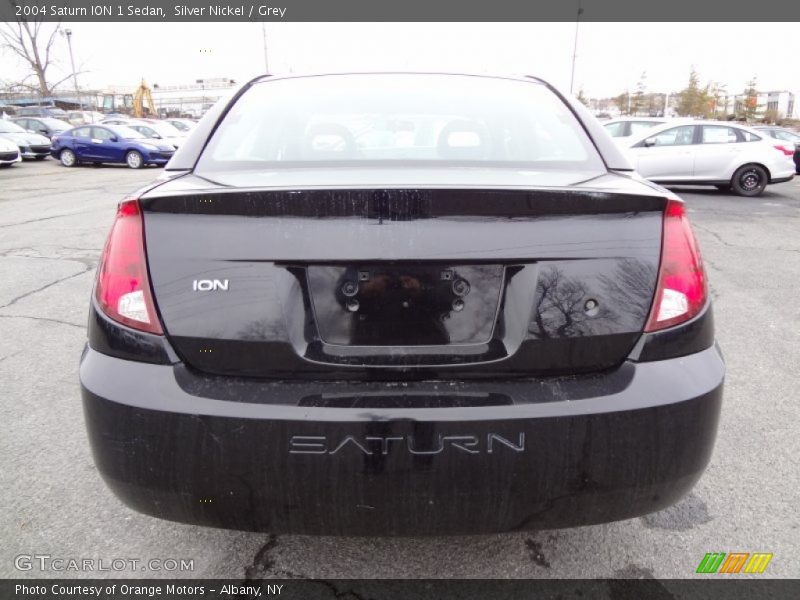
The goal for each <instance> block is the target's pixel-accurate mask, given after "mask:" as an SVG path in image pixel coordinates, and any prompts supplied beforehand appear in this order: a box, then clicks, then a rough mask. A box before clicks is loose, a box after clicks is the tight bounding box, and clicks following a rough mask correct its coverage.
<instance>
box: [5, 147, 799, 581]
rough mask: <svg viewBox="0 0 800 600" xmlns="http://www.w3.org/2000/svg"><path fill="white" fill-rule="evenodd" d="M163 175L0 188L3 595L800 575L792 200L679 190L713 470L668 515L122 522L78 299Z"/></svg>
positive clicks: (42, 168)
mask: <svg viewBox="0 0 800 600" xmlns="http://www.w3.org/2000/svg"><path fill="white" fill-rule="evenodd" d="M159 173H160V171H159V170H156V169H147V170H143V171H132V170H129V169H126V168H122V167H100V168H91V167H84V168H77V169H65V168H62V167H60V166H59V165H57V164H56V163H55V161H52V160H47V161H44V162H43V163H23V164H20V165H17V166H15V167H12V168H11V169H4V170H2V171H0V281H2V286H0V377H2V383H3V392H4V394H3V400H2V403H0V506H2V507H3V508H2V511H0V539H2V540H3V541H4V544H2V545H0V577H58V576H68V577H74V576H75V575H76V574H75V573H64V572H54V571H47V572H40V571H39V570H38V569H37V568H34V569H33V570H31V571H25V572H22V571H18V570H16V569H15V567H14V557H15V556H17V555H19V554H49V555H50V556H52V557H64V558H72V557H79V558H94V559H100V558H102V559H104V560H108V561H110V560H111V559H113V558H118V557H123V558H137V559H140V560H147V559H152V558H160V559H163V558H187V559H193V560H194V567H195V568H194V571H192V572H185V573H174V572H131V571H122V572H105V573H99V572H95V573H91V574H89V575H93V576H100V577H104V576H148V577H160V576H164V577H167V576H170V577H172V576H185V577H224V578H233V579H238V580H242V581H244V580H248V579H260V578H264V577H279V578H293V577H314V578H369V577H394V578H415V577H464V578H469V577H497V578H505V577H588V578H592V577H634V578H640V577H641V578H650V577H691V576H693V574H694V572H695V569H696V567H697V564H698V563H699V561H700V559H701V558H702V557H703V555H704V554H705V553H706V552H712V551H723V552H729V551H751V552H752V551H763V552H773V553H774V555H775V556H774V558H773V560H772V562H771V563H770V565H769V567H768V569H767V572H766V573H765V575H767V576H773V577H780V576H782V577H792V576H793V577H796V576H797V575H798V574H799V573H800V518H799V517H798V511H797V490H798V479H799V478H800V470H798V468H797V456H798V455H800V435H798V434H800V402H798V391H797V387H798V386H797V383H798V376H797V372H798V369H797V368H798V364H800V339H799V338H800V309H798V302H797V297H796V296H797V290H798V275H800V182H790V183H785V184H781V185H777V186H772V187H770V188H768V191H767V192H766V193H765V194H764V195H763V196H762V197H760V198H756V199H747V198H738V197H735V196H731V195H726V194H723V193H721V192H718V191H716V190H714V189H711V190H705V189H686V188H685V189H681V190H677V191H678V193H679V194H680V195H682V196H683V197H684V198H685V199H686V200H687V204H688V207H689V210H690V211H691V218H692V219H693V222H694V224H695V226H696V231H697V235H698V238H699V240H700V245H701V249H702V252H703V256H704V258H705V262H706V268H707V270H708V274H709V279H710V283H711V290H712V293H713V295H714V298H715V318H716V324H717V335H718V339H719V342H720V345H721V346H722V350H723V353H724V355H725V358H726V360H727V364H728V379H727V382H726V392H725V404H724V409H723V415H722V420H721V424H720V432H719V438H718V442H717V446H716V450H715V453H714V456H713V458H712V462H711V465H710V466H709V469H708V471H707V472H706V474H705V475H704V476H703V478H702V479H701V480H700V482H699V484H698V485H697V486H696V487H695V489H694V491H693V492H692V493H691V494H690V495H689V496H688V497H687V498H685V499H684V500H683V501H682V502H681V503H679V504H678V505H676V506H674V507H672V508H670V509H667V510H665V511H662V512H660V513H655V514H652V515H647V516H645V517H643V518H638V519H631V520H629V521H624V522H619V523H611V524H607V525H598V526H592V527H581V528H576V529H569V530H558V531H537V532H526V533H516V534H508V535H494V536H470V537H450V538H443V537H430V538H373V539H369V538H334V537H320V538H312V537H307V536H285V535H282V536H273V535H268V534H256V533H244V532H236V531H222V530H216V529H209V528H203V527H195V526H191V525H183V524H177V523H170V522H166V521H159V520H156V519H153V518H150V517H146V516H143V515H139V514H137V513H135V512H133V511H131V510H129V509H128V508H126V507H124V506H123V505H122V504H121V503H120V502H118V501H117V500H116V499H115V498H114V497H113V496H112V494H111V492H110V491H109V490H108V489H107V488H106V487H105V485H104V484H103V483H102V482H101V480H100V478H99V477H98V475H97V473H96V471H95V468H94V464H93V462H92V458H91V454H90V451H89V447H88V443H87V440H86V436H85V433H84V429H83V415H82V412H81V405H80V396H79V388H78V375H77V370H78V359H79V356H80V352H81V349H82V347H83V344H84V339H85V330H86V326H85V322H86V316H87V306H88V305H87V303H88V299H89V293H90V290H91V286H92V281H93V277H94V269H95V267H96V264H97V260H98V258H99V255H100V252H101V249H102V245H103V242H104V239H105V236H106V233H107V231H108V229H109V226H110V225H111V222H112V219H113V216H114V210H115V206H116V203H117V202H118V201H119V200H120V199H121V198H122V197H123V196H124V195H125V194H127V193H129V192H131V191H133V190H135V189H137V188H138V187H140V186H142V185H144V184H146V183H148V182H150V181H151V180H152V179H153V178H155V177H156V176H157V175H158V174H159ZM334 591H335V590H334ZM332 594H333V591H332Z"/></svg>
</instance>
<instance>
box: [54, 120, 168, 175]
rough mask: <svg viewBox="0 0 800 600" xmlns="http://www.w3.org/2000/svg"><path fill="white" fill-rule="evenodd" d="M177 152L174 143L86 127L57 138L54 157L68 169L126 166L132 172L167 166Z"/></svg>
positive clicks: (121, 130) (117, 128)
mask: <svg viewBox="0 0 800 600" xmlns="http://www.w3.org/2000/svg"><path fill="white" fill-rule="evenodd" d="M174 153H175V147H174V146H172V145H171V144H167V143H165V142H161V141H158V140H152V139H149V138H147V137H145V136H144V135H142V134H141V133H139V132H138V131H134V130H133V129H130V128H128V127H122V126H117V125H83V126H81V127H75V128H74V129H70V130H69V131H65V132H64V133H61V134H59V135H57V136H55V137H54V138H53V146H52V148H51V149H50V154H51V155H52V156H53V158H57V159H58V160H60V161H61V164H62V165H64V166H65V167H74V166H76V165H79V164H80V163H84V162H87V163H94V164H99V163H124V164H127V165H128V166H129V167H130V168H131V169H141V168H142V167H144V166H145V165H158V166H164V165H165V164H167V161H169V159H170V158H172V155H173V154H174Z"/></svg>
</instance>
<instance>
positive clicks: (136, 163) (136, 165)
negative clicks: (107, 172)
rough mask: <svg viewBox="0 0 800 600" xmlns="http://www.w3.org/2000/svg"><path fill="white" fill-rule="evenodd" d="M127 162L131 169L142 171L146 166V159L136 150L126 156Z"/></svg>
mask: <svg viewBox="0 0 800 600" xmlns="http://www.w3.org/2000/svg"><path fill="white" fill-rule="evenodd" d="M125 162H126V163H127V165H128V166H129V167H130V168H131V169H141V168H142V167H143V166H144V158H143V157H142V155H141V153H140V152H137V151H136V150H131V151H130V152H128V153H127V154H126V155H125Z"/></svg>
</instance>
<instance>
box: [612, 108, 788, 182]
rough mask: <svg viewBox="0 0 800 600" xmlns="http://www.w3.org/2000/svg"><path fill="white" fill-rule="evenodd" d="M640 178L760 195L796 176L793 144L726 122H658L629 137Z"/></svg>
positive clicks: (632, 156)
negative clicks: (767, 189) (772, 184)
mask: <svg viewBox="0 0 800 600" xmlns="http://www.w3.org/2000/svg"><path fill="white" fill-rule="evenodd" d="M626 145H627V152H628V154H629V156H630V158H631V160H632V161H633V163H634V166H635V167H636V170H637V171H638V172H639V174H640V175H641V176H642V177H645V178H646V179H649V180H651V181H654V182H657V183H661V184H693V185H695V184H696V185H714V186H716V187H717V188H719V189H722V190H729V189H730V190H733V191H734V192H735V193H737V194H739V195H741V196H758V195H759V194H761V193H762V192H763V191H764V188H766V187H767V185H768V184H771V183H781V182H784V181H789V180H791V179H792V178H793V177H794V174H795V165H794V162H793V158H792V157H793V156H794V146H793V145H792V144H791V143H789V142H779V140H775V139H773V138H771V137H769V136H768V135H767V134H766V133H764V132H756V131H754V130H753V129H750V128H748V127H744V126H741V125H733V124H731V123H729V122H723V121H684V122H677V123H676V122H672V123H667V124H664V125H659V126H657V127H654V128H652V129H650V130H648V131H645V132H640V134H639V135H638V136H633V137H631V138H630V139H628V140H626Z"/></svg>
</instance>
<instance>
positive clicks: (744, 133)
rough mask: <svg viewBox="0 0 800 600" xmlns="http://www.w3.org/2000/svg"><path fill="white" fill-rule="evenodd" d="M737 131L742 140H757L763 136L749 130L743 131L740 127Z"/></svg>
mask: <svg viewBox="0 0 800 600" xmlns="http://www.w3.org/2000/svg"><path fill="white" fill-rule="evenodd" d="M737 131H738V132H739V136H740V137H741V138H742V139H741V141H743V142H757V141H758V140H760V139H761V137H760V136H758V135H756V134H755V133H750V132H749V131H743V130H741V129H738V130H737Z"/></svg>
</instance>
